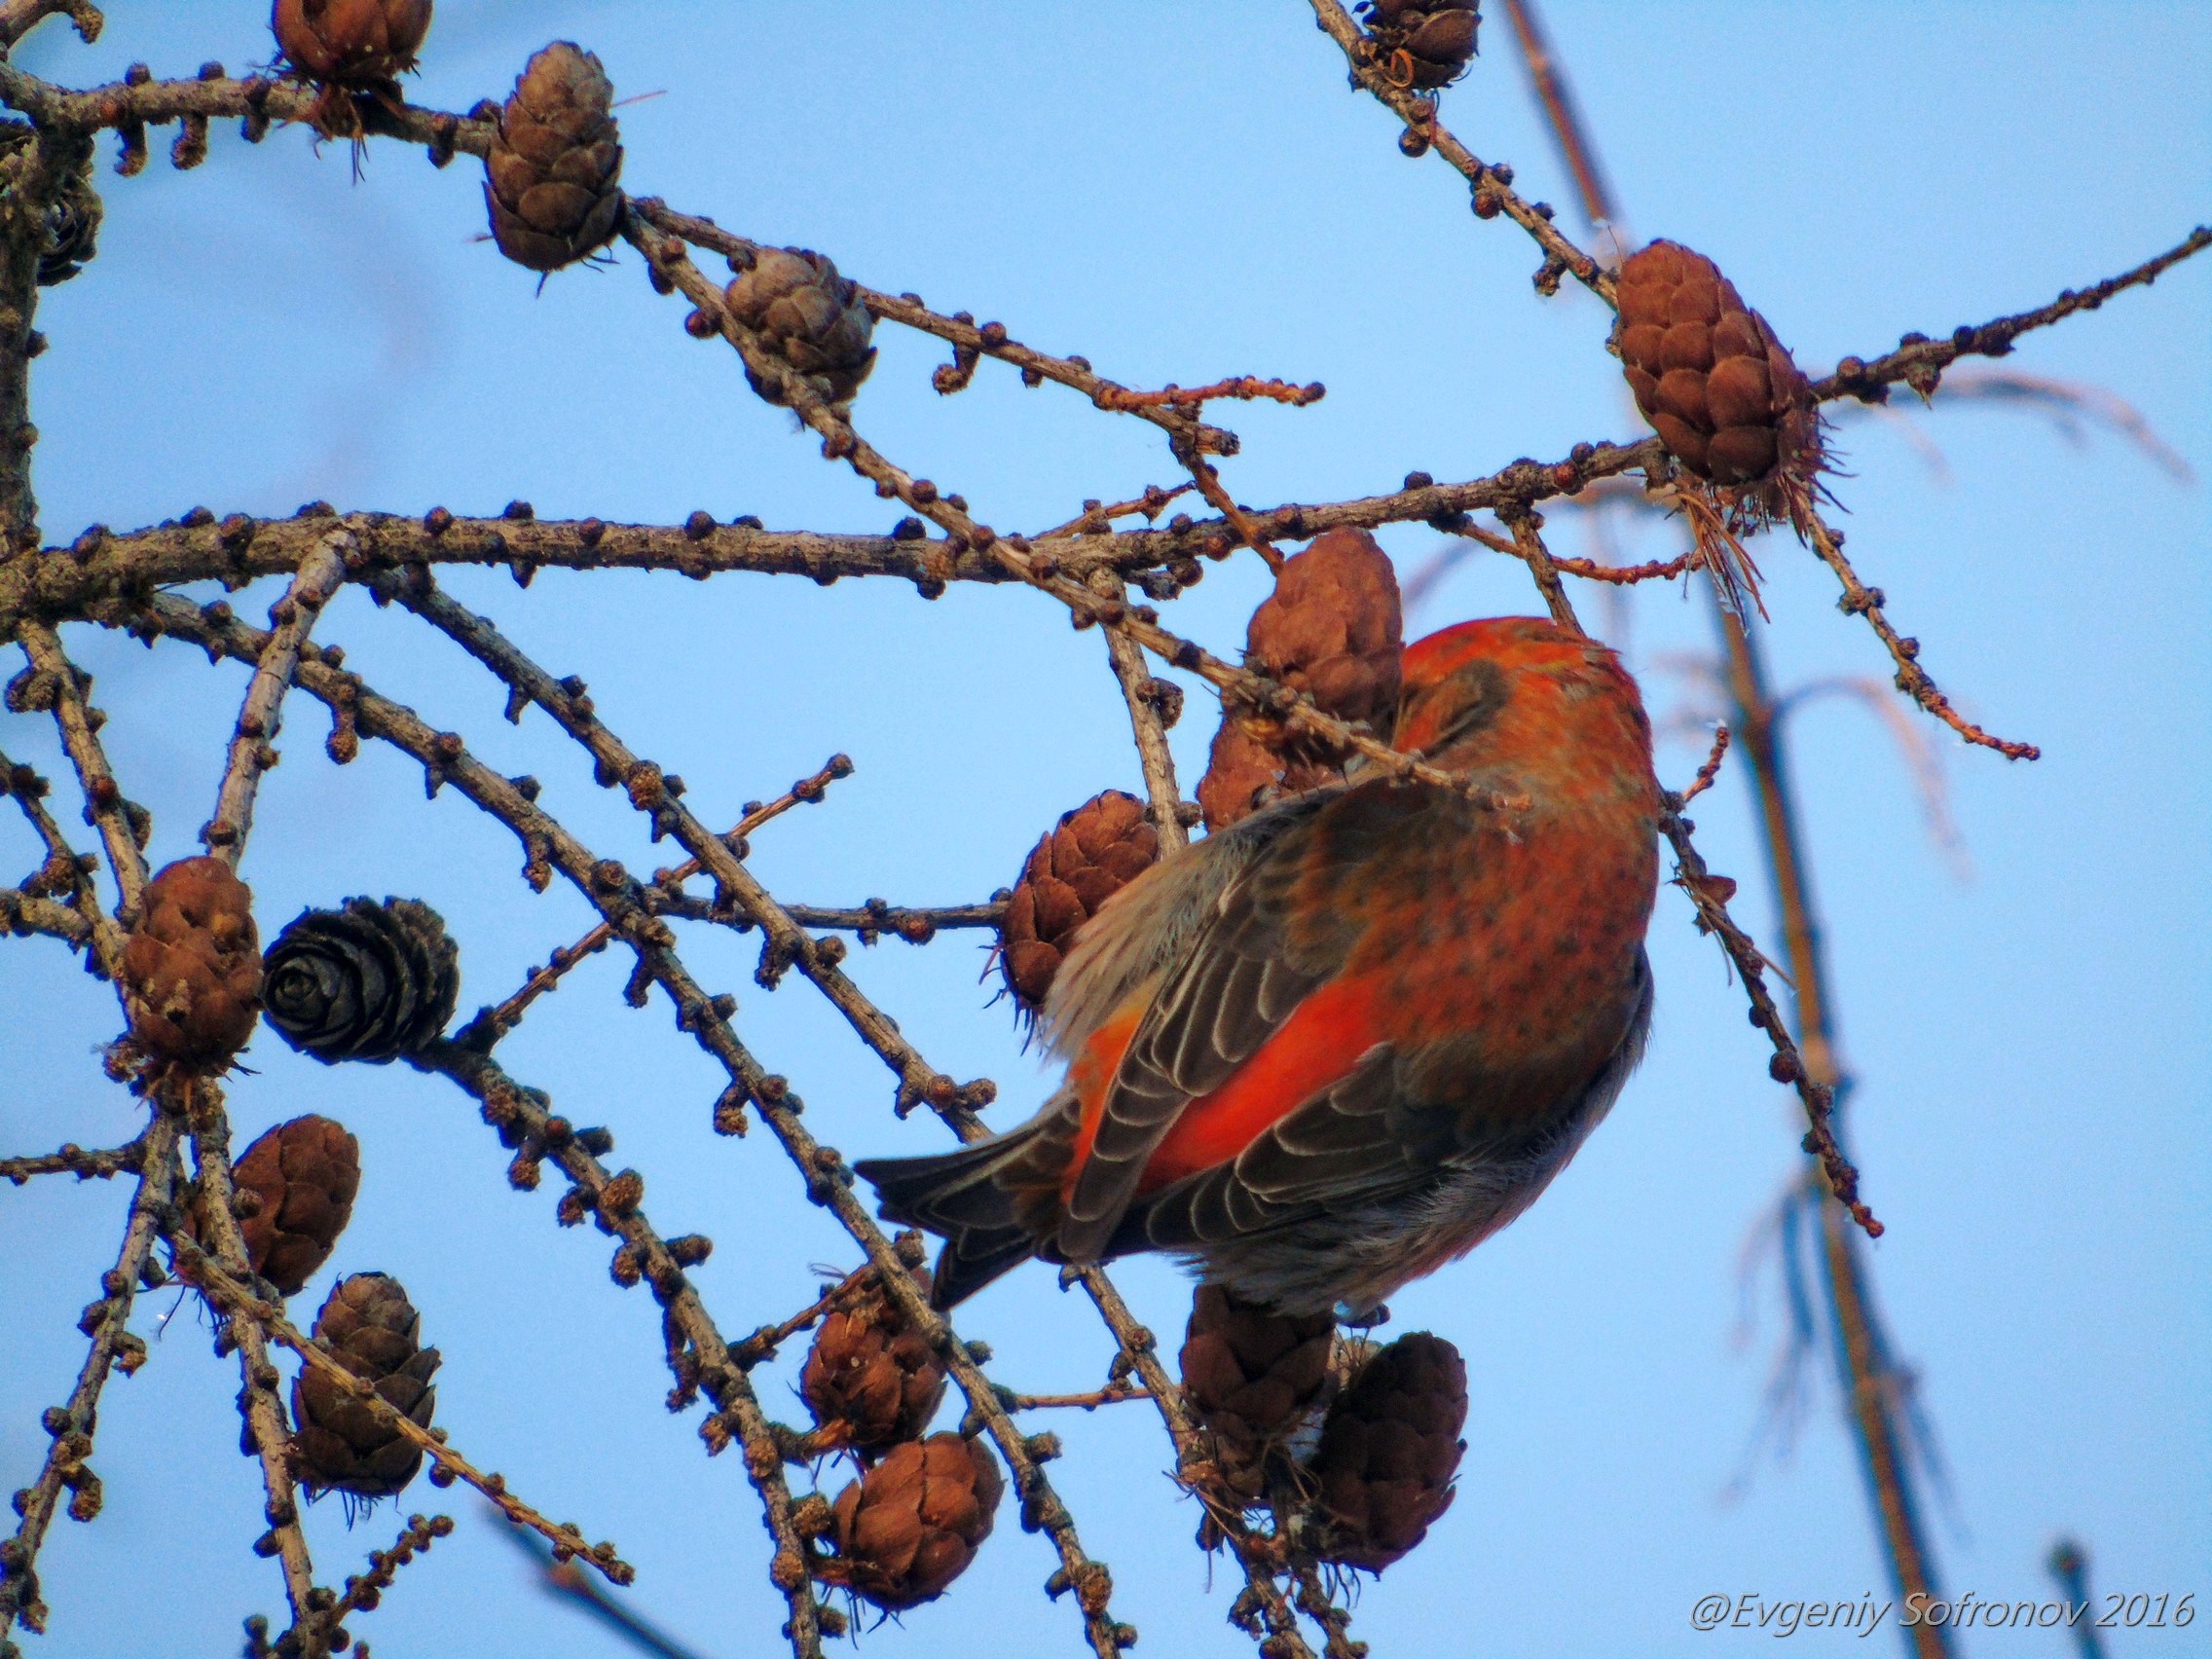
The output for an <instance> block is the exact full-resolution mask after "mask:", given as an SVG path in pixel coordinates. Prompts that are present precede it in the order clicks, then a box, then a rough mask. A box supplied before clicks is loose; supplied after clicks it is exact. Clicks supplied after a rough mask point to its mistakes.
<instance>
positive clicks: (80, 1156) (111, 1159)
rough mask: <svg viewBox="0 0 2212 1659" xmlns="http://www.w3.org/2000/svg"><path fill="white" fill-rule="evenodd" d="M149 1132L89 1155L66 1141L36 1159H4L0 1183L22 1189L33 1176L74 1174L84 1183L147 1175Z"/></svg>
mask: <svg viewBox="0 0 2212 1659" xmlns="http://www.w3.org/2000/svg"><path fill="white" fill-rule="evenodd" d="M149 1132H150V1131H147V1130H141V1131H140V1132H139V1134H138V1137H137V1138H136V1139H135V1140H132V1141H129V1142H127V1143H126V1144H124V1145H122V1146H117V1147H107V1148H103V1149H102V1150H100V1151H97V1152H87V1151H86V1150H85V1149H84V1148H83V1147H81V1146H78V1145H77V1144H76V1143H75V1142H73V1141H65V1142H63V1143H62V1145H61V1148H60V1150H58V1151H56V1152H49V1153H42V1154H40V1155H39V1156H37V1157H34V1158H0V1180H7V1181H13V1182H15V1184H16V1185H17V1186H18V1187H20V1186H21V1185H22V1184H23V1183H24V1182H25V1181H28V1180H29V1179H30V1178H31V1177H32V1176H33V1175H74V1176H76V1177H77V1179H78V1180H80V1181H93V1180H98V1181H108V1180H113V1179H114V1178H115V1177H116V1176H118V1175H121V1174H122V1173H124V1171H126V1170H132V1169H135V1170H139V1171H141V1172H143V1170H144V1168H145V1161H146V1135H147V1133H149Z"/></svg>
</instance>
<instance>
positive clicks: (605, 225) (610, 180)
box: [484, 40, 622, 271]
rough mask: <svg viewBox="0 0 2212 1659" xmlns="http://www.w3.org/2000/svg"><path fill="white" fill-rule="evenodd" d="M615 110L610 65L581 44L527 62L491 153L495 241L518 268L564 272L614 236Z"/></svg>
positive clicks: (618, 203) (488, 199)
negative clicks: (609, 76) (563, 267)
mask: <svg viewBox="0 0 2212 1659" xmlns="http://www.w3.org/2000/svg"><path fill="white" fill-rule="evenodd" d="M613 110H614V87H613V84H612V83H611V82H609V81H608V78H607V72H606V70H604V69H602V68H601V67H600V63H599V59H598V58H597V57H595V56H593V55H591V54H590V53H588V52H586V51H584V50H583V48H581V47H579V46H577V45H576V44H575V43H574V42H572V41H566V40H557V41H555V42H554V43H553V44H552V45H551V46H548V47H545V48H543V49H542V50H541V51H539V52H537V53H535V54H534V55H532V57H531V60H530V61H529V62H528V63H527V64H525V65H524V66H523V71H522V74H521V76H520V77H519V78H518V79H517V80H516V82H515V90H514V92H512V93H510V94H509V95H508V98H507V101H506V103H505V104H504V105H503V106H502V107H501V108H500V110H499V121H498V129H496V130H495V131H494V132H493V134H492V149H491V153H490V154H489V155H487V156H486V157H485V158H484V172H485V179H484V205H485V206H486V207H487V208H488V209H489V210H490V212H491V215H492V240H494V241H496V242H498V244H499V251H500V252H501V253H503V254H505V255H506V256H507V257H508V258H509V259H511V260H513V261H514V262H515V263H516V264H517V265H523V266H528V267H529V268H530V269H531V270H533V271H558V270H559V269H560V268H561V267H562V266H564V265H573V264H574V263H575V262H576V261H577V260H579V259H582V258H585V257H586V256H588V255H590V254H592V253H596V252H597V251H598V250H599V249H601V248H603V247H605V246H606V245H607V244H608V241H609V240H612V239H613V236H614V231H615V225H616V222H617V221H618V220H619V219H620V218H621V217H622V191H621V188H620V187H619V186H618V185H617V184H616V183H615V180H616V179H618V178H620V177H621V176H622V146H621V144H620V143H619V142H618V141H617V139H618V133H617V131H616V129H615V125H614V114H613Z"/></svg>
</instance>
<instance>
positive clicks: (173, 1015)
mask: <svg viewBox="0 0 2212 1659" xmlns="http://www.w3.org/2000/svg"><path fill="white" fill-rule="evenodd" d="M260 997H261V938H260V935H259V934H258V933H257V932H256V931H255V929H254V925H253V894H252V893H251V892H250V891H249V890H248V889H247V887H246V884H245V883H244V882H242V881H240V879H239V878H238V877H237V876H236V875H234V874H233V873H232V872H231V866H229V865H227V864H225V863H223V861H222V860H220V859H212V858H205V857H201V858H190V859H179V860H178V861H177V862H176V863H175V864H172V865H168V866H165V867H164V868H163V869H162V870H161V871H160V872H159V873H157V874H156V875H155V877H154V879H153V880H151V881H149V882H148V883H147V884H146V891H145V893H144V895H143V896H142V897H141V899H140V903H139V915H138V924H137V926H136V927H134V928H132V929H131V930H130V938H129V941H128V942H127V943H126V944H125V945H124V947H123V1001H124V1007H125V1009H126V1010H127V1011H128V1013H129V1018H130V1040H131V1042H132V1044H133V1045H135V1046H136V1047H137V1049H138V1050H139V1051H141V1052H143V1053H145V1054H147V1055H149V1056H150V1057H152V1058H154V1059H156V1060H161V1061H166V1062H170V1063H173V1064H178V1065H185V1066H191V1067H196V1068H199V1069H204V1070H221V1069H222V1068H223V1067H224V1066H226V1065H228V1064H229V1062H230V1059H231V1056H232V1055H234V1054H236V1053H237V1052H238V1051H239V1050H240V1048H242V1047H244V1045H245V1042H246V1039H247V1038H249V1037H251V1036H252V1035H253V1021H254V1016H255V1015H256V1014H258V1013H259V1012H260V1009H261V1000H260Z"/></svg>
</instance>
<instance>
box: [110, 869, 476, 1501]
mask: <svg viewBox="0 0 2212 1659" xmlns="http://www.w3.org/2000/svg"><path fill="white" fill-rule="evenodd" d="M458 954H459V953H458V951H457V950H456V948H455V946H454V944H453V941H452V940H450V939H448V938H447V937H446V932H445V925H444V923H443V922H442V921H441V920H440V919H439V917H438V915H437V913H436V912H435V911H433V910H431V909H430V908H429V907H428V906H427V905H424V904H422V903H417V902H415V901H413V900H405V899H387V900H385V901H384V902H383V903H377V902H375V901H372V900H368V899H350V900H348V901H347V902H346V903H345V904H344V906H343V907H341V908H340V909H337V910H309V911H306V912H304V913H303V914H302V915H301V916H299V917H298V918H297V919H296V920H295V921H293V923H292V924H291V925H290V926H289V927H287V928H285V929H284V931H283V933H282V934H280V935H279V936H278V937H277V940H276V943H275V944H273V945H272V946H271V947H270V949H269V951H268V953H267V955H266V956H265V955H263V954H262V952H261V949H260V933H259V930H258V929H257V927H256V926H255V923H254V919H253V895H252V893H251V891H250V890H249V889H248V888H247V886H246V884H245V883H244V882H242V881H240V879H239V878H238V876H237V875H236V874H234V873H233V872H232V870H231V867H230V866H228V865H227V864H225V863H224V862H223V861H222V860H220V859H215V858H190V859H182V860H179V861H178V862H177V863H175V864H171V865H168V866H165V867H164V868H163V869H162V870H161V871H159V872H158V873H157V874H156V875H155V876H154V878H153V879H152V880H151V881H149V882H148V883H147V884H146V891H145V894H144V895H143V898H142V900H141V903H140V905H139V914H138V918H137V921H136V923H135V924H134V925H133V927H132V929H131V932H130V937H129V940H128V941H127V943H126V944H125V947H124V954H123V976H122V978H123V996H124V1004H125V1008H126V1011H127V1013H128V1015H129V1022H130V1024H129V1033H128V1034H127V1036H126V1038H125V1040H124V1044H123V1046H122V1047H123V1049H124V1051H125V1052H126V1053H127V1055H129V1056H130V1057H131V1058H133V1059H134V1060H135V1061H136V1063H137V1065H138V1067H139V1078H140V1082H141V1084H142V1086H144V1087H149V1088H150V1087H153V1086H154V1085H155V1084H156V1083H158V1082H161V1081H163V1080H166V1079H170V1078H178V1077H181V1078H185V1079H190V1078H192V1077H196V1076H212V1075H215V1074H217V1073H220V1072H222V1071H225V1070H227V1069H228V1068H229V1067H230V1066H231V1064H232V1063H233V1061H234V1060H235V1058H236V1056H237V1054H238V1051H239V1050H240V1048H242V1047H243V1046H244V1045H245V1043H246V1041H247V1040H248V1039H249V1038H250V1037H251V1036H252V1034H253V1029H254V1025H255V1023H256V1021H257V1020H258V1019H260V1018H263V1017H266V1018H267V1019H268V1021H269V1023H270V1025H271V1026H272V1027H273V1028H274V1029H275V1030H276V1032H277V1034H278V1035H279V1036H281V1037H282V1038H283V1039H284V1040H285V1041H286V1042H288V1043H289V1044H291V1045H292V1047H294V1048H296V1049H299V1050H301V1051H303V1052H306V1053H309V1054H312V1055H313V1057H315V1058H316V1059H319V1060H321V1061H323V1062H325V1063H326V1064H327V1063H335V1062H336V1061H338V1060H340V1059H359V1060H367V1061H370V1062H374V1063H382V1062H387V1061H390V1060H393V1059H396V1058H399V1057H401V1056H403V1055H405V1054H408V1053H412V1052H414V1051H417V1050H418V1049H420V1048H421V1047H422V1046H423V1045H424V1043H426V1042H428V1041H429V1040H431V1039H432V1038H434V1037H436V1036H437V1035H438V1033H439V1032H440V1031H442V1030H443V1029H444V1028H445V1025H446V1023H447V1021H449V1020H450V1019H451V1018H452V1016H453V1012H454V1007H455V1004H456V1001H457V999H458V997H459V994H460V974H459V968H458ZM360 1184H361V1161H360V1145H359V1143H358V1142H357V1141H355V1139H354V1138H353V1136H352V1135H351V1134H350V1133H349V1132H348V1131H347V1130H346V1128H345V1127H344V1125H342V1124H337V1123H334V1122H332V1121H331V1120H330V1119H328V1118H324V1117H318V1116H315V1115H313V1114H310V1115H309V1116H306V1117H301V1118H294V1119H292V1120H291V1121H290V1122H288V1123H283V1124H277V1125H276V1127H275V1128H272V1129H270V1130H268V1131H267V1132H266V1133H264V1134H263V1135H261V1136H260V1137H259V1138H258V1139H257V1140H255V1141H254V1142H253V1143H252V1145H250V1146H248V1147H247V1148H246V1150H245V1152H244V1153H243V1154H242V1155H241V1156H240V1158H239V1159H238V1161H237V1162H236V1163H235V1164H234V1166H233V1168H232V1187H233V1193H232V1199H231V1206H230V1207H231V1214H232V1217H233V1218H234V1220H235V1222H236V1226H237V1230H238V1235H239V1238H240V1243H241V1244H242V1245H243V1248H244V1254H245V1265H246V1266H247V1268H249V1269H250V1270H251V1271H252V1272H253V1274H254V1275H255V1276H256V1277H257V1278H258V1279H260V1280H261V1281H262V1282H263V1283H264V1285H266V1286H267V1287H268V1288H269V1289H270V1290H271V1291H273V1292H274V1293H275V1294H276V1296H277V1297H279V1298H281V1297H289V1296H294V1295H297V1294H298V1293H299V1292H300V1290H301V1289H303V1288H304V1287H305V1286H306V1284H307V1281H308V1280H309V1279H310V1278H311V1277H313V1275H314V1273H315V1272H317V1270H319V1269H320V1268H321V1267H322V1266H323V1264H324V1263H326V1262H327V1261H329V1260H330V1257H331V1254H332V1252H333V1251H334V1250H336V1248H337V1245H338V1239H339V1235H341V1234H342V1233H344V1231H345V1229H346V1224H347V1223H348V1221H349V1220H350V1219H351V1216H352V1212H353V1199H354V1196H355V1195H356V1194H357V1193H358V1191H359V1190H360ZM209 1202H210V1198H209V1195H208V1193H207V1191H206V1189H204V1188H202V1189H200V1190H198V1191H197V1192H196V1194H195V1196H194V1198H193V1199H192V1201H191V1202H190V1204H189V1205H188V1206H187V1208H186V1210H185V1213H184V1214H183V1216H182V1217H181V1218H180V1222H179V1231H180V1232H181V1233H182V1235H184V1236H185V1237H187V1238H189V1239H190V1240H191V1241H192V1242H193V1243H195V1244H197V1245H198V1246H200V1247H201V1248H203V1249H207V1250H212V1249H214V1247H215V1244H216V1240H217V1237H218V1235H219V1231H220V1224H219V1218H218V1217H217V1216H216V1215H214V1214H211V1213H210V1211H209V1209H208V1205H209ZM421 1326H422V1318H421V1315H420V1314H419V1313H417V1312H416V1310H415V1308H414V1306H413V1305H412V1304H411V1303H410V1302H409V1301H408V1298H407V1293H406V1291H405V1290H404V1289H403V1288H402V1287H401V1285H400V1284H399V1281H398V1280H396V1279H394V1278H392V1277H390V1276H389V1275H388V1274H386V1273H379V1272H365V1273H354V1274H351V1275H350V1276H348V1277H346V1278H343V1279H341V1280H339V1281H338V1283H337V1285H336V1286H335V1287H334V1288H333V1289H332V1290H331V1292H330V1294H329V1296H328V1297H327V1298H326V1299H325V1300H324V1302H323V1305H322V1309H321V1311H320V1312H319V1313H318V1314H317V1315H316V1317H315V1322H314V1337H315V1340H316V1341H318V1342H319V1343H321V1344H322V1345H323V1346H324V1347H325V1348H327V1349H328V1350H329V1351H330V1353H331V1354H332V1355H333V1356H334V1357H335V1358H336V1359H337V1360H338V1361H339V1363H340V1364H341V1365H343V1366H344V1367H345V1368H346V1369H347V1370H349V1371H350V1372H351V1373H352V1374H353V1375H354V1376H355V1377H357V1378H359V1379H361V1380H362V1381H364V1382H366V1383H369V1384H370V1385H371V1386H372V1387H373V1388H374V1389H375V1391H376V1393H377V1395H378V1397H379V1398H380V1399H382V1400H383V1401H384V1403H385V1404H386V1405H387V1406H389V1407H391V1408H392V1410H394V1411H396V1412H398V1413H399V1414H400V1415H401V1416H402V1417H405V1418H407V1419H410V1420H411V1421H413V1422H414V1423H415V1424H416V1425H417V1426H418V1427H421V1428H424V1429H426V1428H428V1426H429V1422H430V1416H431V1413H432V1411H433V1410H434V1409H435V1407H436V1403H437V1390H436V1389H435V1388H434V1387H433V1386H432V1385H431V1383H430V1378H431V1376H432V1374H433V1373H434V1372H435V1371H436V1370H437V1367H438V1350H437V1349H436V1348H432V1347H424V1346H423V1344H422V1340H421ZM292 1420H293V1436H292V1463H293V1472H294V1474H295V1475H296V1476H297V1478H298V1479H299V1480H300V1481H301V1483H302V1484H303V1485H305V1486H306V1487H307V1489H308V1491H309V1493H311V1494H312V1495H317V1496H319V1495H320V1494H321V1493H325V1492H333V1491H335V1492H339V1493H345V1494H346V1495H347V1496H348V1498H349V1500H352V1501H371V1502H373V1501H374V1500H375V1499H377V1498H380V1497H387V1496H391V1495H393V1494H395V1493H398V1492H400V1491H401V1490H402V1489H403V1488H405V1487H406V1485H407V1484H408V1483H409V1482H410V1481H412V1480H413V1479H414V1478H415V1475H416V1473H417V1472H418V1470H420V1468H421V1467H422V1462H423V1454H422V1452H421V1450H420V1449H419V1448H418V1447H417V1446H416V1445H415V1444H414V1443H413V1442H411V1441H409V1440H408V1439H406V1438H405V1437H404V1436H403V1435H402V1434H401V1433H400V1431H399V1430H398V1429H397V1428H396V1427H395V1426H393V1424H392V1423H391V1421H390V1419H388V1418H387V1417H386V1416H384V1415H383V1414H381V1413H379V1412H377V1411H376V1410H374V1408H372V1407H371V1406H369V1405H368V1404H366V1403H365V1402H364V1401H362V1400H361V1399H359V1398H358V1397H356V1396H355V1395H354V1394H353V1393H352V1392H350V1390H348V1389H346V1388H345V1387H344V1386H343V1385H342V1384H340V1383H337V1382H335V1381H334V1380H333V1379H331V1378H329V1377H327V1376H325V1375H323V1374H322V1373H320V1372H316V1371H313V1370H309V1371H304V1372H302V1373H301V1375H300V1376H299V1378H298V1379H297V1380H296V1381H295V1382H294V1383H293V1385H292Z"/></svg>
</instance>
